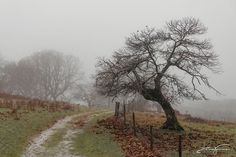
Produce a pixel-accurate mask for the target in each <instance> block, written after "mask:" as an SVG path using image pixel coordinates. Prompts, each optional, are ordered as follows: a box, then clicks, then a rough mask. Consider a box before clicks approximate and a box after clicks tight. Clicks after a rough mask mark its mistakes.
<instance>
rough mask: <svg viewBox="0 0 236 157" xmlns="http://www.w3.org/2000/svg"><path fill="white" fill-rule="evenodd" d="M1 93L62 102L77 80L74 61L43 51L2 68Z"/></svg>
mask: <svg viewBox="0 0 236 157" xmlns="http://www.w3.org/2000/svg"><path fill="white" fill-rule="evenodd" d="M3 71H4V77H3V78H4V80H5V82H6V87H5V91H7V92H9V93H14V94H19V95H23V96H28V97H36V98H40V99H44V100H58V99H63V98H64V97H65V95H68V92H69V91H70V90H71V89H72V88H74V87H75V84H76V83H78V80H79V79H80V71H79V67H78V59H77V58H75V57H73V56H68V55H63V54H62V53H60V52H57V51H54V50H43V51H40V52H37V53H34V54H33V55H31V56H28V57H25V58H23V59H21V60H20V61H19V62H17V63H9V64H7V65H6V66H5V67H4V68H3Z"/></svg>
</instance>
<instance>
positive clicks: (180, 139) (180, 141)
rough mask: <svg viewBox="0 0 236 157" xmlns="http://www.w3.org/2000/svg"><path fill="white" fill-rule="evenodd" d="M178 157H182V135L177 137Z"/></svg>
mask: <svg viewBox="0 0 236 157" xmlns="http://www.w3.org/2000/svg"><path fill="white" fill-rule="evenodd" d="M179 157H182V135H181V134H180V135H179Z"/></svg>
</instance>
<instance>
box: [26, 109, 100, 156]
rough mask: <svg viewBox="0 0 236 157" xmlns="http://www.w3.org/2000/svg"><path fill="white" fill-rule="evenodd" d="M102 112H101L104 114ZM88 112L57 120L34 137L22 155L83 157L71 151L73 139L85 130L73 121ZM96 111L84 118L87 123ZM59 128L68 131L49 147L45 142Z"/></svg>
mask: <svg viewBox="0 0 236 157" xmlns="http://www.w3.org/2000/svg"><path fill="white" fill-rule="evenodd" d="M103 113H104V112H101V113H99V114H103ZM85 114H88V113H84V114H78V115H73V116H67V117H66V118H64V119H62V120H59V121H58V122H56V123H55V124H54V125H53V126H52V127H51V128H48V129H47V130H45V131H43V132H41V134H40V135H38V136H36V137H35V138H33V139H32V140H31V142H30V144H29V146H28V147H27V148H26V151H25V153H24V154H23V155H22V157H82V156H78V155H74V154H72V153H71V151H70V149H71V147H72V139H73V138H74V137H75V136H76V134H78V133H82V132H83V128H76V129H75V128H73V127H71V123H72V122H73V120H74V119H75V118H76V117H79V116H83V115H85ZM99 114H95V113H89V116H87V118H86V119H85V120H84V123H85V125H86V124H87V123H88V122H89V121H90V120H91V119H92V118H93V117H94V116H96V115H99ZM58 129H66V133H65V134H64V135H63V138H62V140H61V141H60V142H59V143H58V144H57V145H56V146H55V147H53V148H50V149H47V148H46V147H45V146H44V144H45V142H46V141H47V140H48V139H49V138H50V136H51V135H53V134H54V133H55V132H56V131H57V130H58Z"/></svg>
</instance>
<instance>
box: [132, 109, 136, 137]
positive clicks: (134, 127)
mask: <svg viewBox="0 0 236 157" xmlns="http://www.w3.org/2000/svg"><path fill="white" fill-rule="evenodd" d="M133 131H134V136H136V126H135V114H134V112H133Z"/></svg>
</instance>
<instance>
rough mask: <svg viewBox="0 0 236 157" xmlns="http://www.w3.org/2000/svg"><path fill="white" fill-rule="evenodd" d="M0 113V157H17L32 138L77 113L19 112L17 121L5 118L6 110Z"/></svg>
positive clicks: (42, 110) (38, 110)
mask: <svg viewBox="0 0 236 157" xmlns="http://www.w3.org/2000/svg"><path fill="white" fill-rule="evenodd" d="M0 112H1V113H2V114H3V115H2V116H1V119H0V154H1V155H0V156H1V157H18V156H20V155H21V154H22V152H23V151H24V148H25V147H26V146H27V144H28V141H29V140H30V138H31V137H32V136H34V135H36V134H38V133H39V132H40V131H42V130H44V129H46V128H48V127H49V126H51V125H52V124H53V123H55V122H56V121H57V120H58V119H61V118H63V117H65V116H67V115H72V114H75V113H77V112H78V111H70V110H68V111H54V112H49V111H47V110H44V109H37V110H36V111H32V112H26V111H25V110H19V111H18V115H19V119H18V120H16V119H15V118H14V117H11V116H10V115H9V116H7V114H6V112H9V111H8V109H0ZM4 113H5V114H4Z"/></svg>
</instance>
